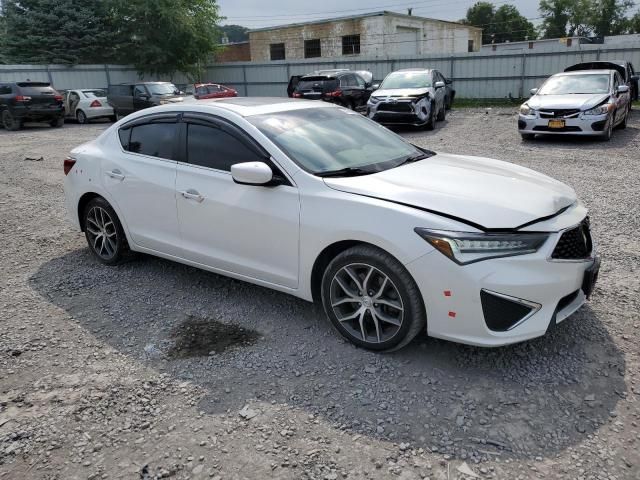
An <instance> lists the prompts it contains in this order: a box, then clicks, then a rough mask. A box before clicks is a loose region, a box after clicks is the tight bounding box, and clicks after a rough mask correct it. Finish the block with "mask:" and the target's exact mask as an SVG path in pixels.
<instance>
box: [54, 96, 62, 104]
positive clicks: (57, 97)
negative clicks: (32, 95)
mask: <svg viewBox="0 0 640 480" xmlns="http://www.w3.org/2000/svg"><path fill="white" fill-rule="evenodd" d="M53 99H54V100H55V101H56V102H61V101H62V95H54V96H53Z"/></svg>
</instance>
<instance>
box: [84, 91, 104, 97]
mask: <svg viewBox="0 0 640 480" xmlns="http://www.w3.org/2000/svg"><path fill="white" fill-rule="evenodd" d="M82 93H84V94H85V96H87V97H89V98H102V97H106V96H107V92H105V91H104V90H83V91H82Z"/></svg>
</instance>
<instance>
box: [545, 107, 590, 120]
mask: <svg viewBox="0 0 640 480" xmlns="http://www.w3.org/2000/svg"><path fill="white" fill-rule="evenodd" d="M538 111H539V112H540V117H541V118H567V117H571V116H573V115H576V114H578V113H580V110H579V109H576V108H571V109H567V108H553V109H552V108H548V109H546V108H543V109H540V110H538Z"/></svg>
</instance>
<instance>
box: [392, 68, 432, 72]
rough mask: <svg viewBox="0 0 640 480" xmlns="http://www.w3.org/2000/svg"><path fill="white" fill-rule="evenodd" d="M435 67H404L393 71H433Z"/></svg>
mask: <svg viewBox="0 0 640 480" xmlns="http://www.w3.org/2000/svg"><path fill="white" fill-rule="evenodd" d="M433 70H434V69H433V68H402V69H400V70H395V71H393V72H391V73H398V72H425V73H427V72H432V71H433Z"/></svg>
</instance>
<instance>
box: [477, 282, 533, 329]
mask: <svg viewBox="0 0 640 480" xmlns="http://www.w3.org/2000/svg"><path fill="white" fill-rule="evenodd" d="M480 301H481V302H482V313H483V314H484V321H485V323H486V324H487V327H489V329H490V330H493V331H494V332H506V331H507V330H510V329H512V328H513V327H514V326H515V325H516V324H517V323H518V322H520V321H521V320H522V319H524V318H525V317H526V316H527V315H529V314H531V312H533V311H534V310H535V308H534V307H532V306H529V305H525V304H523V303H520V302H517V301H514V300H509V299H507V298H505V297H503V296H498V295H495V294H493V293H490V292H488V291H486V290H481V291H480Z"/></svg>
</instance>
